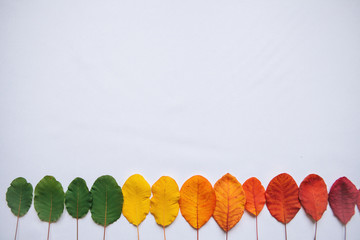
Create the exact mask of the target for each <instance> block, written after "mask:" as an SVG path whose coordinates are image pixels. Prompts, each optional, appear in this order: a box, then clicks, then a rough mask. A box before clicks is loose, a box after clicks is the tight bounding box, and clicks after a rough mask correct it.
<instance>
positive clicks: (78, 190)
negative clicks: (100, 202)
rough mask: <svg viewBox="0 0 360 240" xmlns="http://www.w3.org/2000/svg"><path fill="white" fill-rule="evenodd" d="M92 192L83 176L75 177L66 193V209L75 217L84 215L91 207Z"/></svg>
mask: <svg viewBox="0 0 360 240" xmlns="http://www.w3.org/2000/svg"><path fill="white" fill-rule="evenodd" d="M91 202H92V198H91V193H90V192H89V188H88V187H87V186H86V182H85V180H84V179H82V178H75V179H74V180H73V181H72V182H71V183H70V185H69V188H68V190H67V191H66V194H65V206H66V210H67V211H68V213H69V214H70V216H72V217H73V218H82V217H84V216H85V215H86V214H87V213H88V211H89V209H90V207H91Z"/></svg>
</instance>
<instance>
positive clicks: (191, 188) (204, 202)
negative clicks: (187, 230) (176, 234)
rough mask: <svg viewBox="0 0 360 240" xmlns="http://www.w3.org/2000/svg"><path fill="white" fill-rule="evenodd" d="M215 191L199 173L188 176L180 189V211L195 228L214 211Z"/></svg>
mask: <svg viewBox="0 0 360 240" xmlns="http://www.w3.org/2000/svg"><path fill="white" fill-rule="evenodd" d="M215 204H216V196H215V191H214V189H213V187H212V185H211V183H210V182H209V181H208V180H207V179H206V178H204V177H203V176H200V175H195V176H193V177H191V178H189V179H188V180H187V181H186V182H185V183H184V184H183V185H182V187H181V190H180V200H179V205H180V211H181V214H182V215H183V217H184V218H185V220H186V221H187V222H188V223H189V224H190V225H191V226H192V227H193V228H195V229H200V228H201V227H202V226H203V225H204V224H205V223H207V221H209V219H210V217H211V216H212V214H213V213H214V209H215Z"/></svg>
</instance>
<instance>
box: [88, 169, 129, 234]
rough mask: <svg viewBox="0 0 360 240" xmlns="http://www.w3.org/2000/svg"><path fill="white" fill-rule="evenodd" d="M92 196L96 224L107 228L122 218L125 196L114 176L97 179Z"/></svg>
mask: <svg viewBox="0 0 360 240" xmlns="http://www.w3.org/2000/svg"><path fill="white" fill-rule="evenodd" d="M91 195H92V197H93V203H92V206H91V217H92V219H93V220H94V222H95V223H97V224H100V225H102V226H104V227H106V226H108V225H110V224H112V223H114V222H115V221H116V220H118V219H119V218H120V215H121V211H122V206H123V202H124V200H123V194H122V191H121V188H120V186H119V185H118V184H117V182H116V180H115V179H114V178H113V177H112V176H109V175H105V176H101V177H99V178H98V179H96V181H95V182H94V185H93V186H92V188H91Z"/></svg>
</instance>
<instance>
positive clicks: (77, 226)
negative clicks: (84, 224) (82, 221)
mask: <svg viewBox="0 0 360 240" xmlns="http://www.w3.org/2000/svg"><path fill="white" fill-rule="evenodd" d="M76 240H79V218H76Z"/></svg>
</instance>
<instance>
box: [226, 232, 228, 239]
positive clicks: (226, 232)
mask: <svg viewBox="0 0 360 240" xmlns="http://www.w3.org/2000/svg"><path fill="white" fill-rule="evenodd" d="M226 240H228V232H226Z"/></svg>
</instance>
